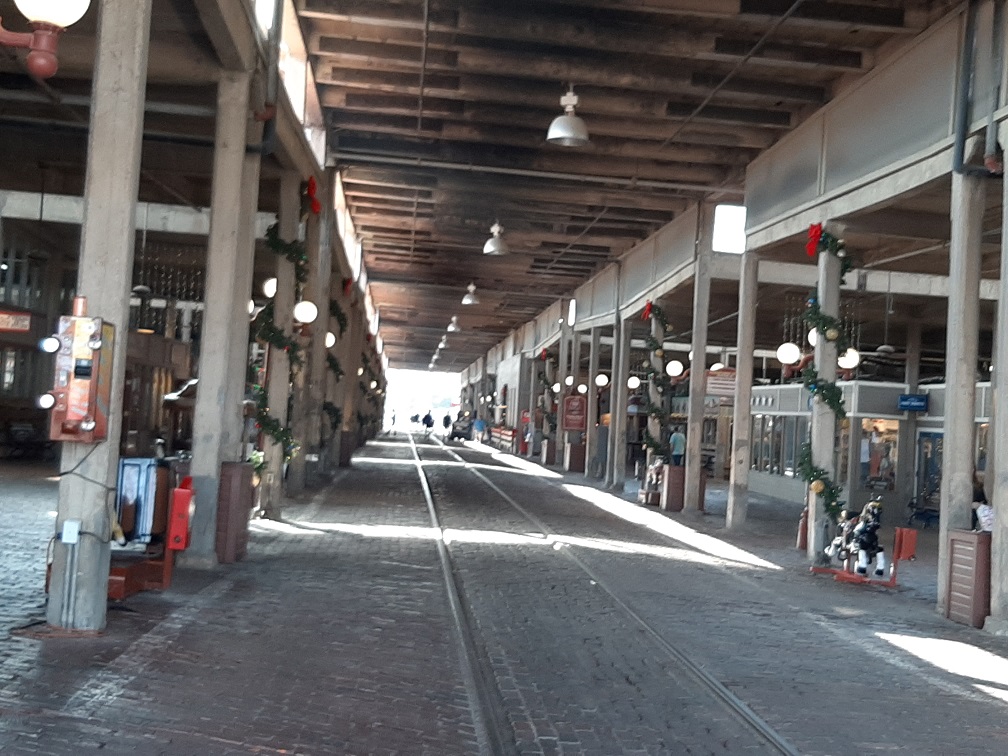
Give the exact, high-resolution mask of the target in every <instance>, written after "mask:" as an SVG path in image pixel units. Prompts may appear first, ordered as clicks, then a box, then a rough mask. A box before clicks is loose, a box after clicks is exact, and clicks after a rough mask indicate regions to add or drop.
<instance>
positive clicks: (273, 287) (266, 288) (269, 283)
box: [263, 278, 277, 299]
mask: <svg viewBox="0 0 1008 756" xmlns="http://www.w3.org/2000/svg"><path fill="white" fill-rule="evenodd" d="M276 292H277V280H276V279H275V278H267V279H266V281H265V282H264V283H263V294H265V295H266V296H267V297H268V298H269V299H273V297H275V296H276Z"/></svg>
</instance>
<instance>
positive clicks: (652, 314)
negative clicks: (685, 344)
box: [641, 301, 672, 333]
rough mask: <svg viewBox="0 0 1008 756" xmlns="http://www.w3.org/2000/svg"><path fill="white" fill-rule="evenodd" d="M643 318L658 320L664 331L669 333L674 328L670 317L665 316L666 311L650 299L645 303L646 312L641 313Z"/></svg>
mask: <svg viewBox="0 0 1008 756" xmlns="http://www.w3.org/2000/svg"><path fill="white" fill-rule="evenodd" d="M641 320H657V321H658V323H659V324H660V325H661V327H662V333H668V332H669V331H671V330H672V326H670V325H669V322H668V318H667V317H665V311H664V310H663V309H662V308H661V307H659V306H658V305H656V304H655V303H654V302H651V301H648V302H647V303H646V304H645V305H644V312H643V313H642V315H641Z"/></svg>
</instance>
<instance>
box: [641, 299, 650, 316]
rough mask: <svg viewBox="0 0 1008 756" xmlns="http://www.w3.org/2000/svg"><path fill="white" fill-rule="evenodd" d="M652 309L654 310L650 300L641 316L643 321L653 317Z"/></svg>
mask: <svg viewBox="0 0 1008 756" xmlns="http://www.w3.org/2000/svg"><path fill="white" fill-rule="evenodd" d="M651 308H652V305H651V300H650V299H649V300H648V301H647V304H645V305H644V312H643V314H642V315H641V320H647V319H648V318H650V317H651Z"/></svg>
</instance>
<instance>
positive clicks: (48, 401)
mask: <svg viewBox="0 0 1008 756" xmlns="http://www.w3.org/2000/svg"><path fill="white" fill-rule="evenodd" d="M35 403H36V404H37V405H38V406H39V408H40V409H44V410H47V409H52V408H53V407H54V406H55V405H56V397H55V396H53V395H52V394H42V395H41V396H40V397H39V398H38V399H36V400H35Z"/></svg>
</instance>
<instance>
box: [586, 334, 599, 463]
mask: <svg viewBox="0 0 1008 756" xmlns="http://www.w3.org/2000/svg"><path fill="white" fill-rule="evenodd" d="M601 343H602V329H601V328H599V327H598V326H596V327H595V328H592V329H591V346H590V347H589V352H588V378H587V380H586V381H585V382H586V383H587V384H588V394H587V396H588V433H587V435H586V437H585V477H586V478H590V477H591V462H592V460H593V459H595V457H596V456H597V455H598V435H599V434H598V421H599V418H598V392H599V388H598V386H596V385H595V376H596V375H598V372H599V349H600V345H601Z"/></svg>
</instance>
